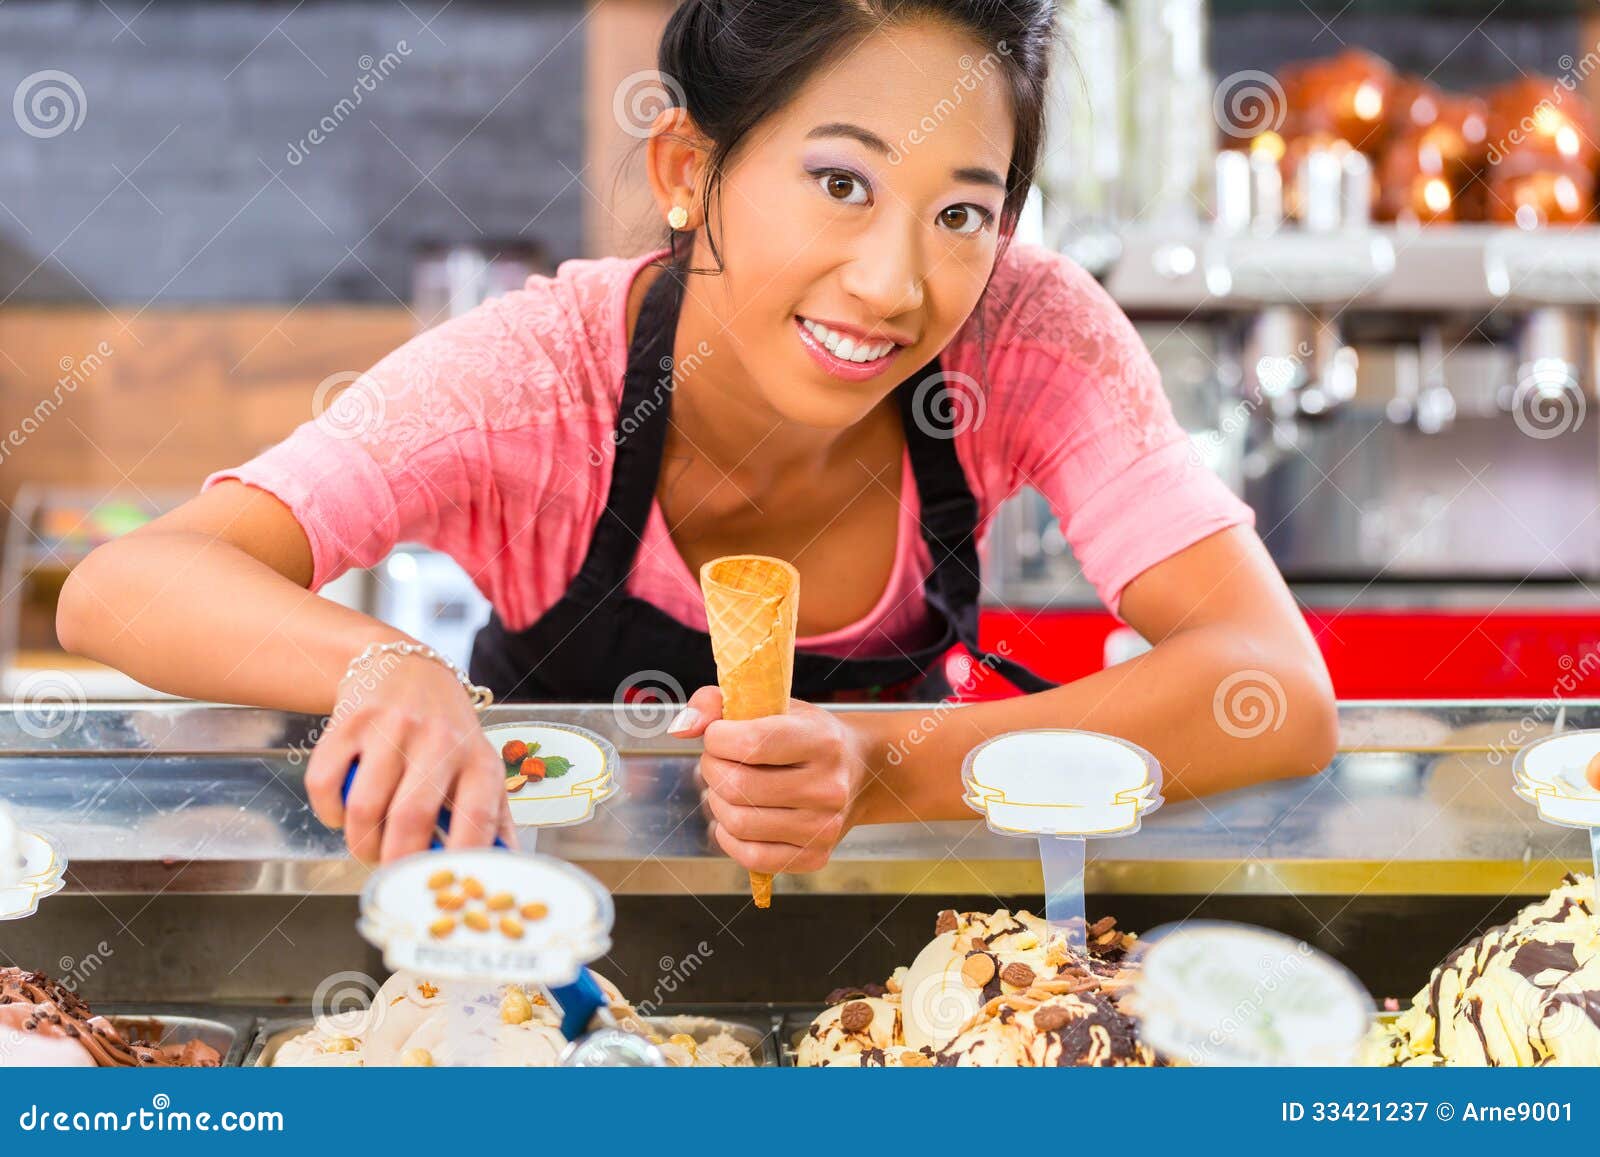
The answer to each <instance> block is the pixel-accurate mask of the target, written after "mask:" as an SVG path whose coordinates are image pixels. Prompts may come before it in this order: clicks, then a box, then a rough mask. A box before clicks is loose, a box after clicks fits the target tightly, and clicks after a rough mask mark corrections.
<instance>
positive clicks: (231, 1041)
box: [101, 1006, 251, 1068]
mask: <svg viewBox="0 0 1600 1157" xmlns="http://www.w3.org/2000/svg"><path fill="white" fill-rule="evenodd" d="M112 1007H113V1008H115V1007H116V1006H112ZM101 1015H103V1016H104V1017H105V1018H106V1019H107V1020H108V1021H110V1022H111V1024H112V1025H113V1027H115V1028H116V1030H117V1031H118V1032H119V1033H121V1034H122V1035H123V1036H124V1037H126V1038H127V1039H128V1040H132V1041H139V1042H140V1043H142V1044H152V1045H170V1044H182V1043H183V1042H185V1041H192V1040H197V1041H199V1042H200V1043H201V1044H205V1045H210V1046H211V1047H212V1048H214V1049H216V1050H217V1053H218V1054H219V1055H220V1056H221V1057H222V1066H223V1067H224V1068H238V1067H239V1066H240V1065H241V1064H242V1063H243V1061H244V1055H245V1050H246V1049H247V1047H248V1046H249V1044H250V1036H251V1032H250V1018H249V1017H241V1018H239V1023H237V1024H229V1023H226V1022H224V1021H221V1020H214V1019H212V1018H211V1017H205V1016H195V1015H192V1014H190V1013H177V1012H153V1011H149V1010H148V1009H145V1008H139V1007H137V1006H123V1008H122V1009H121V1010H120V1011H115V1012H105V1013H102V1014H101Z"/></svg>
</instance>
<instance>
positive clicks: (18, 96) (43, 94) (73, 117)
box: [11, 68, 89, 141]
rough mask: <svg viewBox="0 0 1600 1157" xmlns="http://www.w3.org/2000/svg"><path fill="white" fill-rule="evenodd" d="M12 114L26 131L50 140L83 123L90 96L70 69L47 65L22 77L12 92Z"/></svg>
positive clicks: (31, 135)
mask: <svg viewBox="0 0 1600 1157" xmlns="http://www.w3.org/2000/svg"><path fill="white" fill-rule="evenodd" d="M11 115H12V116H13V117H14V118H15V119H16V122H17V127H18V128H19V129H21V130H22V131H23V132H25V133H27V134H28V135H29V136H30V137H35V138H37V139H38V140H41V141H47V140H49V139H50V138H51V137H59V136H60V135H61V134H62V133H69V132H77V131H78V129H80V128H82V127H83V121H84V118H85V117H87V116H88V115H89V96H88V94H87V93H85V92H84V91H83V85H82V84H80V83H79V81H78V78H77V77H75V76H73V75H72V74H71V73H70V72H62V71H61V70H60V69H59V68H47V69H44V70H43V71H42V72H35V73H32V74H30V75H28V76H25V77H23V78H22V82H21V83H20V84H18V85H17V89H16V91H15V92H14V93H12V95H11Z"/></svg>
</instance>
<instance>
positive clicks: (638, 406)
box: [589, 341, 711, 466]
mask: <svg viewBox="0 0 1600 1157" xmlns="http://www.w3.org/2000/svg"><path fill="white" fill-rule="evenodd" d="M710 356H711V346H710V345H709V344H708V343H706V342H704V341H702V342H701V343H700V344H699V345H697V346H695V348H694V350H693V352H691V353H689V354H688V355H687V356H685V357H681V358H671V357H665V358H662V359H661V361H660V363H659V365H660V368H661V376H660V377H659V378H657V379H656V385H655V389H653V390H651V391H650V395H649V396H648V397H645V398H641V399H639V401H637V402H635V403H634V405H633V407H632V408H631V409H630V410H629V411H628V412H627V413H626V414H624V415H622V417H621V418H619V419H618V420H617V424H616V426H614V427H613V428H612V430H611V433H610V434H609V435H607V437H608V438H609V439H610V440H611V444H612V446H613V447H616V446H621V445H622V444H623V442H625V441H627V440H628V439H629V438H631V437H633V435H634V433H635V432H636V431H637V430H638V429H639V427H640V426H642V425H644V423H645V421H646V420H647V419H648V418H649V417H650V416H651V415H652V414H654V413H655V412H656V411H657V410H659V409H660V408H661V407H662V406H664V405H666V403H667V400H668V399H669V398H671V396H672V395H673V393H674V392H675V391H676V390H677V389H678V387H679V386H681V385H683V383H684V382H685V381H687V380H688V378H689V376H690V375H691V374H693V373H695V372H696V371H697V370H699V368H700V367H701V366H702V365H703V364H704V363H705V360H706V359H707V358H709V357H710ZM605 460H606V459H605V454H604V453H602V452H601V449H600V447H599V446H590V447H589V465H590V466H599V465H600V464H601V463H602V462H604V461H605Z"/></svg>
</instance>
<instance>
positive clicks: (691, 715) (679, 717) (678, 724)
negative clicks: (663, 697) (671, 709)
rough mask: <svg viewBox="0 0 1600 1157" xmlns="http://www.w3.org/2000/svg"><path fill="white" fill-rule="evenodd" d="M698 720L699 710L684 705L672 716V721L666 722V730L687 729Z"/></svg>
mask: <svg viewBox="0 0 1600 1157" xmlns="http://www.w3.org/2000/svg"><path fill="white" fill-rule="evenodd" d="M699 722H700V712H699V711H697V710H695V709H694V708H693V707H685V708H684V709H683V710H682V711H680V712H678V713H677V714H676V715H674V716H673V717H672V722H671V723H669V724H667V730H668V731H674V732H676V731H687V730H689V728H691V727H693V726H694V725H695V724H696V723H699Z"/></svg>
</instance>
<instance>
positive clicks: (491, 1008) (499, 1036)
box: [271, 972, 753, 1068]
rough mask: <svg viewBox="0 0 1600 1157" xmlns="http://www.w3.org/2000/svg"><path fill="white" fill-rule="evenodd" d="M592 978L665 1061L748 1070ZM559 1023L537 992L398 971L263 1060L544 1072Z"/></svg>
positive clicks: (735, 1056)
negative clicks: (368, 997)
mask: <svg viewBox="0 0 1600 1157" xmlns="http://www.w3.org/2000/svg"><path fill="white" fill-rule="evenodd" d="M595 979H596V981H598V983H599V985H600V988H601V991H602V992H603V993H604V994H605V997H606V1000H607V1003H608V1004H609V1005H610V1007H611V1011H612V1013H613V1015H614V1016H615V1017H616V1018H617V1021H618V1023H619V1024H620V1025H621V1026H622V1027H623V1028H626V1029H628V1030H630V1031H632V1032H637V1033H639V1034H640V1035H641V1036H645V1037H647V1038H649V1039H650V1040H652V1041H653V1042H655V1044H656V1045H657V1046H658V1047H659V1048H660V1049H661V1051H662V1053H663V1054H664V1055H665V1056H666V1058H667V1062H668V1063H669V1064H671V1065H675V1066H678V1067H683V1068H688V1067H696V1066H698V1067H705V1068H726V1067H738V1066H747V1065H750V1064H752V1063H753V1062H752V1060H751V1057H750V1053H749V1050H748V1049H746V1048H745V1046H744V1045H742V1044H740V1043H739V1042H738V1041H737V1040H734V1039H733V1038H732V1037H731V1036H729V1035H727V1034H726V1033H721V1034H715V1035H712V1036H710V1037H709V1038H706V1039H700V1038H696V1037H694V1036H692V1035H690V1034H687V1033H669V1032H662V1031H660V1030H659V1026H657V1025H656V1024H653V1023H651V1022H648V1021H646V1020H645V1019H644V1018H642V1017H640V1016H639V1014H638V1013H637V1012H636V1011H635V1010H634V1009H633V1007H632V1006H631V1005H630V1004H628V1002H627V1001H626V1000H625V999H624V998H623V995H622V993H621V992H619V991H618V990H617V989H616V987H615V986H614V985H613V984H611V982H610V981H608V980H606V979H604V978H603V977H599V976H596V977H595ZM560 1026H561V1012H560V1010H559V1009H558V1008H556V1007H555V1006H554V1005H552V1004H551V1003H550V1002H549V1001H548V1000H546V999H545V996H544V994H543V993H542V992H540V991H539V990H538V989H537V988H528V987H524V986H523V985H519V984H506V985H498V986H495V987H493V988H490V989H484V990H481V991H471V990H462V989H452V988H450V987H448V986H447V985H445V984H444V983H434V982H432V981H429V980H425V979H423V978H421V977H418V976H416V975H415V974H413V973H409V972H397V973H395V974H394V975H393V976H391V977H390V978H389V979H388V980H387V981H386V982H385V983H384V984H383V986H382V987H381V988H380V989H379V990H378V993H377V995H376V996H375V997H374V998H373V1000H372V1003H371V1004H370V1005H369V1006H368V1007H367V1008H365V1009H361V1010H357V1011H354V1012H343V1013H333V1014H329V1015H326V1016H322V1017H319V1018H318V1019H317V1021H316V1023H315V1024H314V1025H313V1026H312V1027H311V1028H310V1029H308V1030H306V1031H305V1032H304V1033H301V1034H300V1035H298V1036H295V1037H292V1038H290V1039H289V1040H287V1041H285V1042H283V1044H282V1045H281V1046H280V1047H279V1048H278V1050H277V1052H276V1054H275V1055H274V1056H273V1057H272V1059H271V1063H272V1064H273V1065H275V1066H280V1067H301V1066H368V1067H395V1066H398V1067H431V1066H438V1067H444V1066H455V1065H486V1066H495V1067H505V1068H529V1067H531V1068H545V1067H550V1066H554V1065H556V1064H557V1063H559V1062H560V1059H561V1053H562V1050H563V1049H565V1048H566V1045H567V1041H566V1038H564V1037H563V1036H562V1035H561V1027H560Z"/></svg>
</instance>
